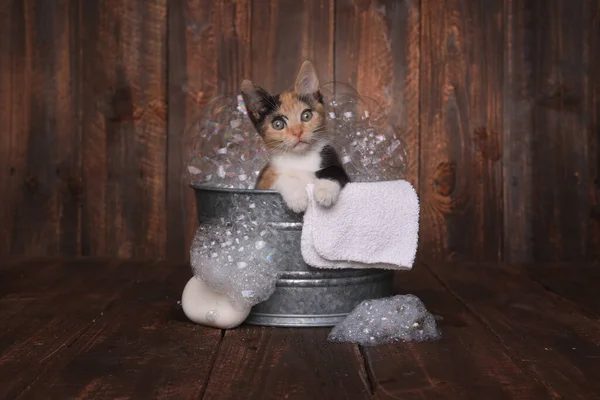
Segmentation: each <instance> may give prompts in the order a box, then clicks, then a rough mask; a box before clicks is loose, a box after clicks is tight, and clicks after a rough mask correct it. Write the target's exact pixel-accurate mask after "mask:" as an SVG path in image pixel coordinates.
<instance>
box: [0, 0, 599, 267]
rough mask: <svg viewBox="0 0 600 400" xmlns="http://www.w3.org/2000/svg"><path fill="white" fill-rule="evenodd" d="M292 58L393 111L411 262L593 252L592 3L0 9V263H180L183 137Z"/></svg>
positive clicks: (315, 1)
mask: <svg viewBox="0 0 600 400" xmlns="http://www.w3.org/2000/svg"><path fill="white" fill-rule="evenodd" d="M306 58H308V59H311V60H313V62H314V63H315V65H316V67H317V70H318V72H319V75H320V77H321V80H322V81H323V82H325V81H332V80H336V81H341V82H345V83H349V84H351V85H353V86H355V87H356V88H357V89H358V90H359V92H360V93H362V94H365V95H368V96H370V97H372V98H374V99H376V100H377V101H379V102H380V103H381V104H382V105H383V106H384V108H385V110H386V111H387V112H388V115H389V116H390V122H391V124H392V125H393V127H394V129H395V130H396V131H397V132H399V133H400V135H401V137H402V139H403V140H404V143H405V145H406V148H407V150H408V153H409V165H408V168H407V175H406V179H408V180H410V181H411V182H412V183H413V184H414V185H415V187H417V189H418V192H419V195H420V199H421V208H422V214H421V239H420V251H419V256H420V257H421V258H422V259H435V260H475V261H496V260H506V261H510V262H531V261H542V260H543V261H546V260H562V261H577V260H584V259H598V258H600V181H599V180H600V177H599V173H600V150H599V147H598V138H599V136H600V124H599V115H598V114H599V112H600V5H599V3H598V2H597V1H596V0H581V1H576V2H573V1H567V0H548V1H541V0H494V1H487V0H450V1H444V2H440V1H436V0H325V1H321V0H304V1H291V0H217V1H212V0H172V1H168V2H167V1H166V0H143V1H142V0H102V1H101V0H92V1H85V2H81V1H77V0H59V1H56V2H47V1H41V0H38V1H36V0H23V1H6V2H3V4H2V5H1V6H0V68H1V71H0V193H1V194H0V257H7V256H23V255H28V256H35V255H58V254H60V255H66V256H76V255H109V256H120V257H125V258H169V259H174V260H180V259H185V258H187V255H188V248H189V244H190V241H191V238H192V235H193V231H194V227H195V212H194V203H193V196H192V191H191V189H189V188H188V187H187V184H186V182H185V180H184V179H185V174H184V173H185V161H186V160H185V158H186V157H187V151H186V146H187V143H186V141H185V136H184V132H185V128H186V127H187V126H188V125H189V124H191V123H192V122H193V121H195V120H196V119H197V118H198V115H199V112H200V110H201V108H202V106H203V105H205V104H206V103H207V101H208V100H209V99H210V98H211V96H214V95H216V94H219V93H234V92H235V91H236V90H237V88H238V86H239V84H240V82H241V80H242V79H244V78H246V77H250V78H252V79H254V80H255V81H257V82H260V83H261V84H263V85H265V86H266V87H267V88H269V89H271V90H282V89H284V88H285V87H287V86H289V85H290V84H291V83H292V82H293V78H294V76H295V73H296V71H297V69H298V67H299V65H300V63H301V61H302V60H304V59H306Z"/></svg>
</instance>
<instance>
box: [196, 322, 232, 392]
mask: <svg viewBox="0 0 600 400" xmlns="http://www.w3.org/2000/svg"><path fill="white" fill-rule="evenodd" d="M226 333H227V331H226V330H224V329H221V337H220V338H219V342H218V343H217V351H215V355H214V356H213V358H212V360H210V370H209V372H208V374H207V376H206V380H205V381H204V384H203V385H202V390H201V391H200V397H201V398H204V395H205V393H206V389H207V388H208V385H209V384H210V378H212V375H213V372H214V371H215V365H216V363H217V359H218V357H219V353H220V352H221V344H223V340H224V339H225V334H226Z"/></svg>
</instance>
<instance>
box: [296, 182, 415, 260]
mask: <svg viewBox="0 0 600 400" xmlns="http://www.w3.org/2000/svg"><path fill="white" fill-rule="evenodd" d="M313 189H314V185H312V184H311V185H308V186H307V191H308V198H309V202H308V208H307V210H306V212H305V213H304V223H303V228H302V245H301V248H302V256H303V258H304V261H305V262H306V263H307V264H308V265H311V266H313V267H315V268H353V269H363V268H380V269H411V268H412V265H413V262H414V259H415V254H416V252H417V244H418V236H419V199H418V197H417V193H416V192H415V189H414V188H413V187H412V185H411V184H410V183H409V182H407V181H404V180H398V181H385V182H351V183H349V184H347V185H346V186H345V187H344V189H343V190H342V191H341V192H340V197H339V199H338V200H337V202H336V203H335V204H334V205H333V206H331V207H329V208H325V207H322V206H320V205H318V204H317V203H316V201H315V199H314V196H313Z"/></svg>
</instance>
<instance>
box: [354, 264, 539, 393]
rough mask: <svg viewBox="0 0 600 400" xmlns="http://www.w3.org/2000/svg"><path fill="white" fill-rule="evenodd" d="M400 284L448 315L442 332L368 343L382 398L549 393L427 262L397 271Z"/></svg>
mask: <svg viewBox="0 0 600 400" xmlns="http://www.w3.org/2000/svg"><path fill="white" fill-rule="evenodd" d="M395 286H396V287H397V289H398V291H399V293H402V294H405V293H411V294H414V295H416V296H418V297H419V298H420V299H421V300H422V301H423V303H424V304H425V306H426V307H427V309H428V310H429V311H430V312H431V313H433V314H434V315H438V316H441V317H442V318H443V319H442V320H439V321H438V322H437V324H438V327H439V329H440V330H441V332H442V338H441V339H440V340H437V341H430V342H407V343H397V344H393V345H385V346H376V347H365V348H363V353H364V356H365V362H366V364H367V368H368V372H369V375H370V377H371V381H372V382H373V388H374V393H375V397H376V398H378V399H379V398H382V399H383V398H390V399H392V398H394V399H433V398H435V399H466V398H481V399H502V398H506V399H508V398H513V399H541V398H548V397H549V395H548V393H547V392H546V390H545V389H544V387H543V386H541V385H540V384H539V383H537V382H535V381H534V380H532V379H531V378H530V377H528V376H527V374H525V373H524V371H523V370H521V369H520V367H519V365H518V364H517V363H515V362H514V361H513V360H512V359H511V357H510V352H509V350H507V349H506V348H505V347H504V346H503V345H502V343H501V342H500V341H498V339H497V338H496V337H495V336H494V335H493V334H492V333H491V332H490V331H489V330H488V329H487V328H486V327H485V326H484V325H482V324H481V322H479V321H478V320H477V318H476V317H475V316H474V315H473V314H471V313H470V312H469V311H468V310H467V309H466V308H465V307H464V305H463V304H461V303H460V301H458V300H457V299H456V298H455V297H454V296H453V295H452V294H451V293H450V292H448V290H447V289H445V288H444V287H443V286H442V285H441V284H440V283H439V282H438V281H437V279H436V278H435V277H434V276H433V275H431V273H430V272H429V271H428V270H427V268H426V267H425V266H424V265H422V264H418V265H416V266H415V268H414V269H413V270H412V271H410V272H402V273H398V274H396V281H395ZM458 365H459V366H460V368H457V367H456V366H458ZM508 382H510V383H508ZM507 383H508V384H507Z"/></svg>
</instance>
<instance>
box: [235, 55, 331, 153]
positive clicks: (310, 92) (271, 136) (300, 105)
mask: <svg viewBox="0 0 600 400" xmlns="http://www.w3.org/2000/svg"><path fill="white" fill-rule="evenodd" d="M242 96H243V98H244V102H245V103H246V109H247V110H248V116H249V117H250V120H251V121H252V123H253V124H254V126H255V127H256V130H257V131H258V133H259V134H260V135H261V136H262V138H263V139H264V141H265V144H266V146H267V147H268V148H269V149H270V151H271V152H273V153H286V152H288V153H303V152H306V151H308V150H310V149H311V148H313V147H314V146H315V145H316V144H318V143H320V142H323V141H324V140H325V139H326V129H325V108H324V106H323V96H322V95H321V92H320V91H319V79H318V78H317V74H316V72H315V69H314V67H313V66H312V64H311V63H310V62H308V61H305V62H304V64H302V67H301V68H300V72H299V73H298V77H297V78H296V84H295V85H294V88H293V89H292V90H290V91H288V92H283V93H280V94H278V95H271V94H269V93H268V92H267V91H266V90H264V89H263V88H261V87H260V86H258V85H255V84H253V83H252V82H250V81H248V80H245V81H244V82H242Z"/></svg>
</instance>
